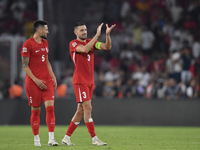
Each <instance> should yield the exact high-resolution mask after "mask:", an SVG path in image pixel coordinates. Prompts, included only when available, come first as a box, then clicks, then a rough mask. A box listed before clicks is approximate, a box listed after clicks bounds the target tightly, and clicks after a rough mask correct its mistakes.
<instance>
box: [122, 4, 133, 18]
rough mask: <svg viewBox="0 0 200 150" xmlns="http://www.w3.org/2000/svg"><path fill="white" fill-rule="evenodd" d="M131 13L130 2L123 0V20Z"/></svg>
mask: <svg viewBox="0 0 200 150" xmlns="http://www.w3.org/2000/svg"><path fill="white" fill-rule="evenodd" d="M130 11H131V6H130V4H129V2H128V1H126V0H122V4H121V10H120V17H121V19H122V20H124V19H125V18H126V17H127V16H128V14H129V12H130Z"/></svg>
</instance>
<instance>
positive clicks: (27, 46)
mask: <svg viewBox="0 0 200 150" xmlns="http://www.w3.org/2000/svg"><path fill="white" fill-rule="evenodd" d="M30 47H31V46H30V43H29V42H28V41H26V42H25V43H24V44H23V47H22V50H21V56H22V57H30V53H31V48H30Z"/></svg>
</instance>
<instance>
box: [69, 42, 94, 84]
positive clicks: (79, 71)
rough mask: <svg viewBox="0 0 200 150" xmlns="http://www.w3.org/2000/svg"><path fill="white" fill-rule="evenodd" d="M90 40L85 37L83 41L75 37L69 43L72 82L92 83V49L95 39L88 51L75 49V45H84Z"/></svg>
mask: <svg viewBox="0 0 200 150" xmlns="http://www.w3.org/2000/svg"><path fill="white" fill-rule="evenodd" d="M90 41H91V39H87V40H86V41H85V42H81V41H79V40H77V39H75V40H72V41H71V42H70V44H69V50H70V55H71V59H72V61H73V63H74V75H73V84H86V85H89V84H94V50H95V49H96V48H95V44H96V42H97V41H96V42H95V44H94V46H93V47H92V49H91V50H90V51H89V52H88V53H79V52H77V51H76V48H77V46H79V45H83V46H85V45H86V44H87V43H88V42H90ZM96 50H97V49H96Z"/></svg>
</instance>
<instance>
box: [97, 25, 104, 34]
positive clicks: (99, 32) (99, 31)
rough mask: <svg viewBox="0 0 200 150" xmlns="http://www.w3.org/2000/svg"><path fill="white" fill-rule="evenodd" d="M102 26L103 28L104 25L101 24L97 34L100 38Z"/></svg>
mask: <svg viewBox="0 0 200 150" xmlns="http://www.w3.org/2000/svg"><path fill="white" fill-rule="evenodd" d="M102 26H103V23H102V24H100V25H99V26H98V28H97V33H96V35H97V36H98V37H99V36H100V35H101V28H102Z"/></svg>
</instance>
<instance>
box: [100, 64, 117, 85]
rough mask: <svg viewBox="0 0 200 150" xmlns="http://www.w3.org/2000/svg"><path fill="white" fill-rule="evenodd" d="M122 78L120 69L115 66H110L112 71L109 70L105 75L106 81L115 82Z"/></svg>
mask: <svg viewBox="0 0 200 150" xmlns="http://www.w3.org/2000/svg"><path fill="white" fill-rule="evenodd" d="M119 78H120V75H119V72H118V69H117V68H116V67H115V66H111V67H110V71H107V72H106V73H105V76H104V80H105V82H113V81H114V80H117V79H119Z"/></svg>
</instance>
